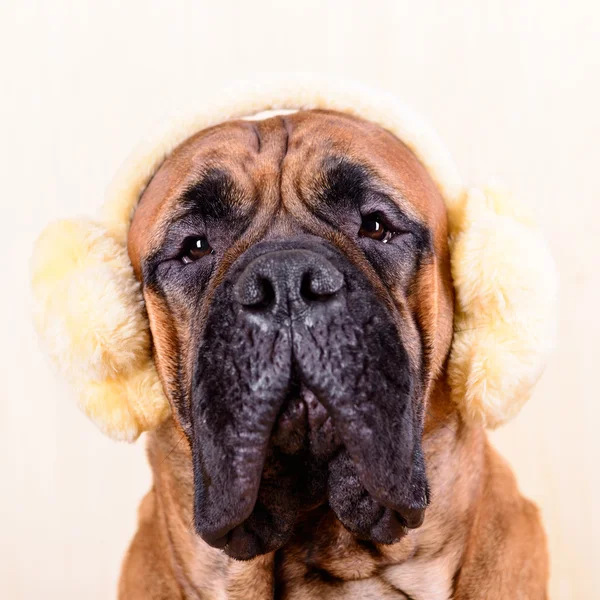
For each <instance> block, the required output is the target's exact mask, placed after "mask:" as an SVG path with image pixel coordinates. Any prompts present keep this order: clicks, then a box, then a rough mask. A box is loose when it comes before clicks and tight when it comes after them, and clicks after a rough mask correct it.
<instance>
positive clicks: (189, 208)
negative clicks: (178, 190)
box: [177, 168, 242, 219]
mask: <svg viewBox="0 0 600 600" xmlns="http://www.w3.org/2000/svg"><path fill="white" fill-rule="evenodd" d="M241 199H242V193H241V190H239V188H238V187H237V186H236V184H235V182H234V180H233V178H232V177H231V176H230V175H229V173H227V172H226V171H225V170H223V169H216V168H215V169H210V170H208V171H206V172H204V173H203V174H202V176H201V177H200V179H199V180H198V181H196V182H195V183H194V184H192V185H191V186H190V187H189V188H188V189H187V190H186V191H185V192H184V193H183V194H182V196H181V198H180V200H179V202H178V205H179V210H178V211H177V213H178V214H177V218H181V217H183V216H186V215H188V214H190V213H201V214H202V215H203V216H204V217H205V218H206V219H225V218H228V217H232V216H234V215H235V214H236V213H238V212H239V209H240V205H241Z"/></svg>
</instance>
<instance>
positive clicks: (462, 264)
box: [32, 80, 557, 441]
mask: <svg viewBox="0 0 600 600" xmlns="http://www.w3.org/2000/svg"><path fill="white" fill-rule="evenodd" d="M207 106H209V107H211V108H210V109H209V110H208V111H203V112H200V113H196V114H195V116H194V117H193V118H191V119H184V120H177V121H175V122H172V123H170V124H168V126H167V127H166V128H164V129H163V130H162V131H161V132H160V133H159V135H158V136H157V137H154V138H152V139H149V140H146V141H145V142H143V143H142V144H141V145H140V146H139V148H138V150H137V151H136V152H134V154H133V155H132V156H131V158H130V159H129V161H128V162H127V163H126V164H125V165H124V167H123V169H122V170H121V171H120V172H119V173H118V175H117V177H116V179H115V181H114V182H113V184H112V186H111V188H110V189H109V194H108V198H107V202H106V204H105V206H104V214H103V216H102V217H101V219H99V221H97V222H96V221H91V220H90V221H88V220H69V221H60V222H58V223H55V224H53V225H51V226H49V227H48V228H47V229H46V230H45V231H44V232H43V233H42V235H41V236H40V238H39V240H38V242H37V244H36V248H35V251H34V256H33V260H32V287H33V292H34V299H35V308H34V310H35V322H36V325H37V328H38V331H39V334H40V337H41V339H42V341H43V342H44V344H45V346H46V348H47V350H48V351H49V353H50V355H51V357H52V359H53V361H54V362H55V363H56V364H57V366H58V368H59V370H60V371H61V372H62V373H63V374H64V376H65V377H66V378H67V380H68V381H70V383H71V384H72V385H73V386H74V388H75V390H76V392H77V396H78V399H79V403H80V406H81V408H82V409H83V410H84V411H85V412H86V413H87V414H88V416H89V417H90V418H91V419H92V420H93V421H94V422H95V423H96V424H97V425H98V427H99V428H100V429H101V430H102V431H103V432H104V433H106V434H107V435H109V436H110V437H112V438H115V439H121V440H130V441H131V440H135V439H136V438H137V437H138V436H139V435H140V433H142V432H143V431H146V430H149V429H153V428H155V427H157V426H158V425H159V424H160V423H161V422H162V421H163V420H164V419H165V418H166V417H167V416H168V414H169V404H168V401H167V399H166V397H165V395H164V393H163V391H162V387H161V384H160V382H159V380H158V375H157V373H156V370H155V368H154V364H153V361H152V356H151V336H150V329H149V325H148V320H147V317H146V313H145V308H144V301H143V298H142V293H141V290H140V286H139V284H138V282H137V281H136V279H135V276H134V273H133V268H132V266H131V263H130V261H129V257H128V255H127V247H126V243H127V232H128V229H129V224H130V220H131V217H132V214H133V211H134V210H135V206H136V204H137V202H138V200H139V198H140V195H141V194H142V192H143V190H144V189H145V187H146V185H147V184H148V182H149V181H150V179H151V178H152V176H153V175H154V173H155V172H156V171H157V169H158V168H159V167H160V165H161V163H162V162H163V160H164V159H165V157H166V156H167V155H168V154H169V153H170V152H171V151H172V150H173V149H174V148H175V147H176V146H177V145H179V144H180V143H181V142H183V141H184V140H185V139H187V138H188V137H190V136H191V135H192V134H194V133H196V132H198V131H200V130H202V129H204V128H206V127H210V126H212V125H216V124H218V123H221V122H223V121H226V120H228V119H232V118H240V117H246V116H248V115H253V114H256V113H259V112H261V111H264V110H270V109H299V110H300V109H312V108H321V109H330V110H337V111H340V112H344V113H349V114H352V115H355V116H358V117H362V118H363V119H366V120H368V121H372V122H374V123H377V124H379V125H381V126H382V127H384V128H386V129H387V130H389V131H390V132H391V133H393V134H394V135H396V136H397V137H398V138H399V139H401V140H402V141H403V142H404V143H405V144H406V145H407V146H408V147H410V148H411V150H412V151H413V152H414V153H415V154H416V156H417V157H418V158H419V160H420V161H421V162H422V163H423V164H424V165H425V167H426V168H427V169H428V171H429V172H430V174H431V176H432V177H433V179H434V180H435V181H436V183H437V185H438V186H439V189H440V191H441V193H442V195H443V197H444V199H445V200H446V204H447V207H448V215H449V224H450V250H451V262H452V277H453V281H454V286H455V290H456V314H455V325H454V338H453V342H452V349H451V355H450V361H449V366H448V369H449V379H450V383H451V387H452V394H453V398H454V400H455V401H456V403H457V405H458V406H459V408H460V410H461V413H462V414H463V416H464V418H465V419H466V420H469V421H471V422H479V423H482V424H484V425H486V426H488V427H496V426H497V425H500V424H501V423H503V422H505V421H507V420H508V419H510V418H511V417H512V416H514V415H515V414H516V413H517V412H518V411H519V409H520V408H521V406H522V405H523V404H524V403H525V401H526V400H527V399H528V398H529V396H530V395H531V392H532V390H533V386H534V385H535V383H536V381H537V379H538V378H539V376H540V374H541V372H542V370H543V367H544V365H545V362H546V358H547V356H548V353H549V351H550V350H551V348H552V344H553V339H554V330H555V310H556V306H555V305H556V293H557V283H556V273H555V269H554V265H553V262H552V258H551V256H550V253H549V251H548V248H547V246H546V244H545V242H544V239H543V238H542V235H541V233H540V231H539V230H538V229H537V228H536V227H535V224H534V223H533V221H532V219H531V216H530V215H529V213H528V211H527V210H526V209H525V208H524V207H523V206H522V205H520V204H518V203H516V202H515V201H514V200H513V199H512V198H511V197H510V196H509V195H508V194H506V193H504V192H502V191H500V190H498V189H486V190H484V191H481V190H477V189H473V190H467V189H465V188H464V186H463V184H462V182H461V179H460V177H459V175H458V173H457V171H456V168H455V166H454V163H453V161H452V159H451V157H450V155H449V153H448V151H447V150H446V149H445V147H444V146H443V145H442V143H441V141H440V140H439V138H438V137H437V135H436V134H435V132H434V131H433V130H432V129H431V128H430V127H429V126H428V125H427V124H426V123H424V122H423V121H421V119H419V117H417V116H416V115H414V114H413V113H412V112H410V111H409V110H407V109H406V108H405V107H404V106H402V105H400V104H398V102H396V101H395V100H394V99H393V98H392V97H390V96H388V95H386V94H381V93H375V92H373V91H372V90H368V89H365V88H362V87H360V86H356V85H349V84H344V85H341V86H339V85H338V86H332V85H331V84H330V83H328V82H324V81H318V82H315V81H314V80H313V81H296V82H295V83H294V84H292V85H287V86H282V85H279V84H277V85H274V86H273V85H271V86H269V85H258V84H254V85H243V86H235V87H233V88H231V89H230V90H229V91H228V92H227V93H225V94H219V95H218V96H217V97H216V99H215V101H214V102H212V103H210V102H209V103H207Z"/></svg>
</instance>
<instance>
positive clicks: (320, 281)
mask: <svg viewBox="0 0 600 600" xmlns="http://www.w3.org/2000/svg"><path fill="white" fill-rule="evenodd" d="M335 274H337V275H338V276H339V277H335V276H333V277H332V274H330V273H327V274H323V273H321V272H317V273H312V272H308V273H305V274H304V275H303V276H302V280H301V282H300V296H302V298H304V300H308V301H311V302H319V301H320V302H323V301H326V300H329V299H330V298H331V296H333V295H335V294H336V293H337V292H339V291H340V289H341V288H342V286H343V285H344V278H343V277H342V274H341V273H339V272H337V271H336V272H335Z"/></svg>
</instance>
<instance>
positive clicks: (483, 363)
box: [448, 186, 557, 428]
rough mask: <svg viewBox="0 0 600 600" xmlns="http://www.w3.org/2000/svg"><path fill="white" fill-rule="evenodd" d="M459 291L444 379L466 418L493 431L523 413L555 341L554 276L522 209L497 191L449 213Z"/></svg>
mask: <svg viewBox="0 0 600 600" xmlns="http://www.w3.org/2000/svg"><path fill="white" fill-rule="evenodd" d="M449 224H450V256H451V267H452V278H453V281H454V288H455V291H456V308H455V319H454V338H453V342H452V348H451V354H450V360H449V365H448V376H449V381H450V385H451V389H452V395H453V398H454V400H455V401H456V403H457V404H458V406H459V408H460V410H461V412H462V414H463V416H464V418H465V419H466V420H468V421H470V422H473V421H476V422H480V423H482V424H483V425H485V426H487V427H492V428H493V427H497V426H498V425H501V424H502V423H504V422H506V421H507V420H509V419H510V418H512V417H513V416H514V415H516V414H517V412H518V411H519V410H520V409H521V407H522V406H523V404H524V403H525V402H526V400H527V399H528V398H529V396H530V395H531V393H532V391H533V387H534V385H535V383H536V382H537V380H538V378H539V376H540V375H541V373H542V371H543V368H544V366H545V364H546V360H547V358H548V354H549V352H550V350H551V349H552V346H553V343H554V337H555V335H554V334H555V317H556V315H555V313H556V297H557V276H556V271H555V268H554V263H553V261H552V257H551V255H550V252H549V249H548V247H547V245H546V243H545V241H544V239H543V237H542V234H541V232H540V231H539V229H537V227H536V226H535V224H534V222H533V220H532V218H531V215H530V214H529V212H528V211H527V210H526V208H525V206H524V205H522V204H519V203H517V202H516V201H515V200H514V199H513V198H512V197H511V196H510V194H508V193H507V192H506V191H505V190H503V189H502V188H500V187H498V186H496V187H490V188H486V189H485V190H478V189H472V190H468V191H466V192H465V193H464V195H463V196H462V198H461V200H460V201H459V202H458V203H457V204H456V205H455V206H449Z"/></svg>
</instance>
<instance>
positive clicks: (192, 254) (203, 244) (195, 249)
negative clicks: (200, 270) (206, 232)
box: [181, 236, 213, 265]
mask: <svg viewBox="0 0 600 600" xmlns="http://www.w3.org/2000/svg"><path fill="white" fill-rule="evenodd" d="M212 251H213V249H212V248H211V246H210V244H209V243H208V240H207V239H206V238H205V237H204V236H193V237H188V238H186V239H185V240H184V242H183V247H182V250H181V262H182V263H183V264H184V265H188V264H190V263H192V262H194V261H195V260H198V259H199V258H202V257H203V256H207V255H208V254H212Z"/></svg>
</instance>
